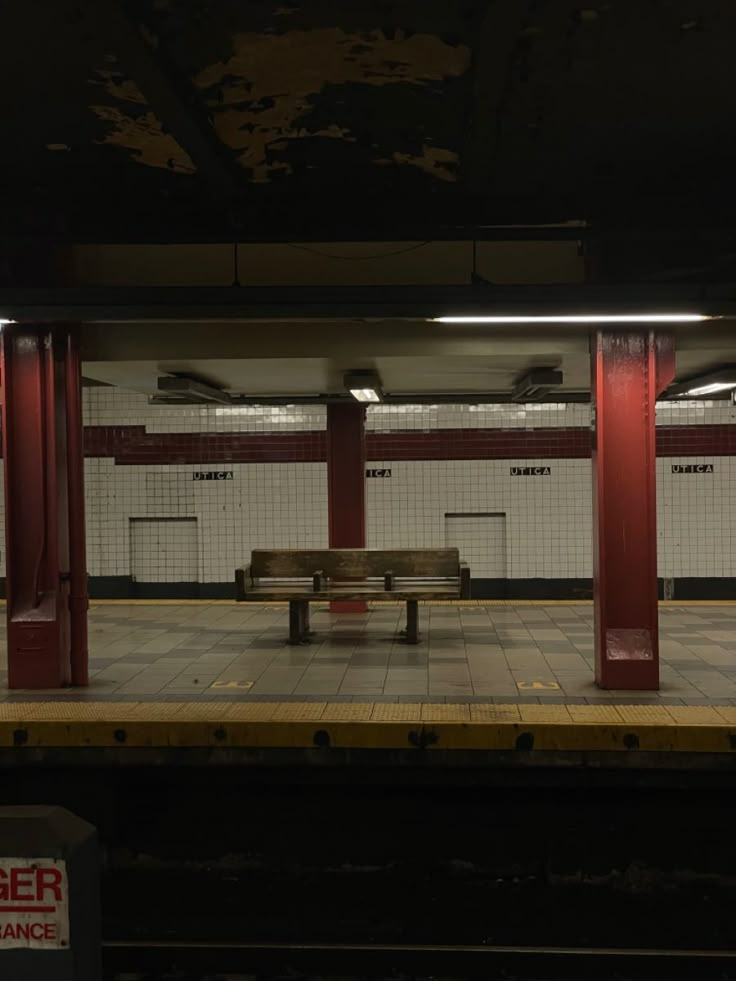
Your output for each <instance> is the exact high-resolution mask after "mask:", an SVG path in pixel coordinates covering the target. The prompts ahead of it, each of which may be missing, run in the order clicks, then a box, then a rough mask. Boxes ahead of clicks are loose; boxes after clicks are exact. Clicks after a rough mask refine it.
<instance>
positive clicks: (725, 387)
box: [686, 381, 736, 395]
mask: <svg viewBox="0 0 736 981" xmlns="http://www.w3.org/2000/svg"><path fill="white" fill-rule="evenodd" d="M732 388H736V381H731V382H713V383H712V384H710V385H701V386H700V388H689V389H688V390H687V393H686V394H687V395H712V394H713V393H714V392H728V391H729V390H730V389H732Z"/></svg>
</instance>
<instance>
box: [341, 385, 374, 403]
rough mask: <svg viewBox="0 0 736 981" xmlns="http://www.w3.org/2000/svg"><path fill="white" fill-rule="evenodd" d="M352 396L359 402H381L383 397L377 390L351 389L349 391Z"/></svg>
mask: <svg viewBox="0 0 736 981" xmlns="http://www.w3.org/2000/svg"><path fill="white" fill-rule="evenodd" d="M348 391H349V392H350V394H351V395H352V396H353V398H354V399H357V400H358V402H380V401H381V396H380V395H379V394H378V392H377V391H376V390H375V388H350V389H348Z"/></svg>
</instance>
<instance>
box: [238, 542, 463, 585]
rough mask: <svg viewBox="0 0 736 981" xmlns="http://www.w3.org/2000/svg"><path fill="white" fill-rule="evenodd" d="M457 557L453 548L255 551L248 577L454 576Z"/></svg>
mask: <svg viewBox="0 0 736 981" xmlns="http://www.w3.org/2000/svg"><path fill="white" fill-rule="evenodd" d="M459 565H460V553H459V551H458V549H456V548H417V549H411V548H402V549H382V548H381V549H371V548H365V549H363V548H330V549H314V550H311V549H254V550H253V552H252V554H251V575H252V576H253V578H254V579H262V578H269V579H282V578H287V579H289V578H294V577H296V578H299V577H302V576H304V577H307V576H312V574H313V573H314V570H315V569H321V570H322V571H323V572H324V574H325V576H327V577H328V578H331V577H343V578H349V577H351V576H353V577H357V576H380V577H381V578H382V577H383V576H384V575H385V574H386V572H387V571H388V570H389V569H390V570H391V571H392V572H393V574H394V575H395V576H397V577H398V576H417V577H422V576H439V577H443V576H457V574H458V567H459Z"/></svg>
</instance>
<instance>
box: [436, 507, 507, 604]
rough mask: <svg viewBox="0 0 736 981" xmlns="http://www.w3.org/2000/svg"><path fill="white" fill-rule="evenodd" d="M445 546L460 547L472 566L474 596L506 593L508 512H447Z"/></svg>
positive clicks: (461, 554) (486, 597)
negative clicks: (506, 513)
mask: <svg viewBox="0 0 736 981" xmlns="http://www.w3.org/2000/svg"><path fill="white" fill-rule="evenodd" d="M445 545H447V546H452V547H454V548H457V549H459V551H460V559H461V560H462V561H463V562H467V564H468V565H469V566H470V582H471V592H472V596H473V599H495V598H501V599H502V598H503V597H504V596H505V595H506V576H507V572H506V515H505V514H503V513H500V512H481V513H478V512H475V513H473V512H465V513H461V512H454V513H449V514H445Z"/></svg>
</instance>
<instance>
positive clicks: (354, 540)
mask: <svg viewBox="0 0 736 981" xmlns="http://www.w3.org/2000/svg"><path fill="white" fill-rule="evenodd" d="M327 513H328V524H329V542H330V548H365V406H363V405H361V404H360V403H359V402H346V403H345V404H335V405H328V406H327ZM330 609H331V610H332V611H333V613H334V612H339V613H364V612H365V611H366V609H367V606H366V604H365V603H364V602H363V601H362V600H358V601H352V600H351V601H347V600H342V601H338V602H333V603H331V604H330Z"/></svg>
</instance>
